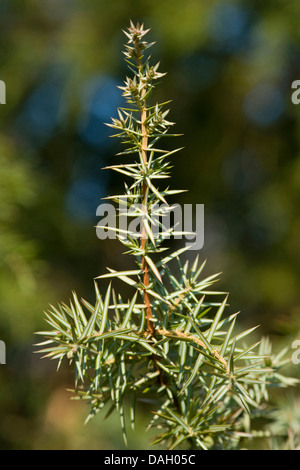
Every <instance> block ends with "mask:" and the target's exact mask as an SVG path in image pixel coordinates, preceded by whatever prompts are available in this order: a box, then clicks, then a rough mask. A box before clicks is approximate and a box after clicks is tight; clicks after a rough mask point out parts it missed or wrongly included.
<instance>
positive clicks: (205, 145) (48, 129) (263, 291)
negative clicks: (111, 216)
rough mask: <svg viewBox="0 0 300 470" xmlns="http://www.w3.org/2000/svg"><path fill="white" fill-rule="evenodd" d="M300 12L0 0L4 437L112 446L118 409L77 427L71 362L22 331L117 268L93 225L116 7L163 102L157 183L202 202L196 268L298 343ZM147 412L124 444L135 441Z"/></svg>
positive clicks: (91, 0)
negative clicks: (166, 130) (165, 159)
mask: <svg viewBox="0 0 300 470" xmlns="http://www.w3.org/2000/svg"><path fill="white" fill-rule="evenodd" d="M299 16H300V3H299V1H298V0H294V1H290V0H263V1H262V0H248V1H246V0H243V1H234V0H229V1H226V0H224V1H222V0H210V1H209V2H207V1H204V0H185V1H182V0H161V1H157V0H139V1H138V0H137V1H134V0H127V1H121V0H111V1H110V2H107V1H104V0H85V1H83V0H73V1H71V0H0V44H1V47H0V79H1V80H4V81H5V83H6V87H7V104H5V105H1V106H0V122H1V131H0V339H2V340H3V341H5V343H6V346H7V364H6V365H1V366H0V416H1V419H0V448H1V449H54V448H59V449H122V448H123V443H122V440H121V435H120V432H119V422H118V417H117V416H116V417H112V418H111V419H109V420H108V421H103V420H102V418H101V417H97V418H96V419H95V420H94V421H92V422H91V423H90V424H88V425H87V426H86V427H83V426H82V423H83V421H84V419H85V417H86V413H87V408H86V407H85V405H84V404H82V403H79V402H74V401H70V400H69V393H68V392H67V391H66V389H67V388H69V387H71V386H72V374H71V372H70V371H69V370H68V369H67V368H62V370H61V372H60V373H59V374H57V373H56V364H55V363H54V362H50V361H46V360H40V357H39V356H38V355H35V354H34V353H33V351H34V347H33V344H34V343H35V342H36V341H37V338H36V337H35V335H34V332H35V331H37V330H40V329H45V328H46V323H45V322H44V315H43V311H44V310H46V309H47V308H48V304H49V303H52V304H54V305H56V303H57V302H58V301H68V299H69V297H70V294H71V290H73V289H74V290H76V291H77V293H78V295H79V296H82V297H84V298H86V299H87V300H90V301H92V300H93V278H94V277H96V276H97V275H99V274H101V273H103V272H104V271H105V267H106V266H111V267H113V268H116V269H119V268H124V267H125V266H127V265H128V264H127V263H128V258H127V257H126V256H124V257H121V256H120V255H121V253H122V251H123V247H122V246H119V245H118V244H117V243H115V242H113V241H109V240H106V241H100V240H98V239H97V237H96V230H95V227H94V226H95V225H96V223H97V222H98V220H97V217H96V208H97V206H98V205H99V204H100V203H101V198H102V197H105V196H106V195H109V194H114V192H115V191H117V192H120V191H122V188H123V182H122V178H120V179H118V178H117V177H116V176H115V175H113V174H112V173H111V172H108V171H102V170H101V168H102V167H104V166H105V165H108V164H112V163H113V161H114V160H113V156H114V154H115V153H116V152H117V151H119V150H120V147H119V142H118V141H116V140H114V139H110V138H109V135H110V134H111V130H110V129H109V128H108V127H106V126H105V125H104V122H109V121H110V117H113V116H115V114H116V108H117V107H118V106H122V104H123V101H122V97H121V92H120V90H118V88H116V87H117V86H118V85H121V84H122V81H123V79H124V78H125V76H126V74H127V73H128V72H127V69H126V66H125V63H124V61H123V55H122V50H123V43H124V39H125V37H124V35H123V33H122V29H125V28H126V27H127V26H128V25H129V20H130V19H132V20H133V21H134V22H136V21H140V22H144V23H145V26H146V27H147V28H148V27H149V28H151V33H149V39H151V40H154V41H156V45H155V46H154V48H153V52H152V54H153V61H158V60H160V62H161V67H160V69H161V71H163V72H164V71H166V72H167V76H166V77H165V78H164V80H163V81H162V83H161V84H160V86H159V87H158V88H157V90H156V92H155V98H156V99H157V100H160V101H165V100H168V99H172V104H171V105H170V106H171V112H170V120H172V121H175V122H176V126H175V130H176V132H178V133H183V134H184V136H183V137H179V138H178V139H177V142H176V143H175V142H172V144H173V143H174V145H176V146H178V147H179V146H184V147H185V148H184V150H183V151H181V152H180V153H179V154H177V155H176V156H175V157H174V160H173V163H174V168H173V170H172V172H173V181H172V186H173V187H174V188H180V189H188V190H189V191H188V192H187V193H185V194H184V196H182V197H181V198H177V199H176V201H175V200H174V202H180V203H193V204H197V203H199V204H204V205H205V242H204V248H203V249H202V250H200V252H199V254H200V257H201V258H203V259H206V258H207V260H208V261H207V267H206V271H205V273H206V274H207V275H209V274H213V273H215V272H222V273H223V274H222V276H221V280H220V283H219V286H218V287H219V288H220V289H221V288H222V289H224V290H226V291H229V292H230V294H231V295H230V304H231V307H230V310H231V313H233V311H239V310H241V320H240V321H242V322H243V324H245V325H247V326H248V325H249V326H253V325H255V324H260V325H261V328H260V330H259V334H260V335H263V334H264V335H269V336H270V337H271V339H272V340H273V341H274V342H275V348H276V347H280V346H282V345H284V346H288V347H289V348H291V344H292V341H293V340H294V339H296V338H297V337H298V338H300V334H299V330H300V320H299V318H300V315H299V313H300V304H299V271H300V266H299V261H300V218H299V202H300V142H299V130H300V105H299V107H297V106H295V105H293V104H292V102H291V94H292V90H291V84H292V82H293V81H294V80H297V79H300V29H299ZM194 254H195V253H192V255H194ZM100 288H101V286H100ZM290 351H291V354H292V349H290ZM294 374H296V375H300V374H299V366H298V368H295V370H294ZM295 392H296V391H295ZM144 409H145V407H142V408H141V417H140V421H139V422H138V430H137V432H136V433H132V435H130V436H129V447H130V448H132V449H134V448H135V449H139V448H141V449H146V448H147V447H149V445H148V440H149V439H150V437H151V435H148V434H145V433H144V431H143V426H144V424H145V422H146V419H147V416H145V413H143V411H144Z"/></svg>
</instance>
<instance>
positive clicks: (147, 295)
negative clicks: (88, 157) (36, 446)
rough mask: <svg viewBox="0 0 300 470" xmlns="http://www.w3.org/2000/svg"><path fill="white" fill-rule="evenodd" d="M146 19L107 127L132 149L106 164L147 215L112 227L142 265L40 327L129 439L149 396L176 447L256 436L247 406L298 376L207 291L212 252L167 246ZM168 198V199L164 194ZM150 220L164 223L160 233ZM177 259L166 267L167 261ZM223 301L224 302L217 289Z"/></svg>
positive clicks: (163, 169) (82, 392)
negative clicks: (126, 296)
mask: <svg viewBox="0 0 300 470" xmlns="http://www.w3.org/2000/svg"><path fill="white" fill-rule="evenodd" d="M147 32H148V31H147V30H144V27H143V25H139V24H138V25H137V26H134V25H133V24H132V23H131V25H130V28H129V29H128V31H126V32H125V34H126V36H127V37H128V43H127V45H126V51H125V59H126V61H127V62H128V65H129V68H130V70H131V71H132V72H133V78H127V79H126V81H125V84H124V86H123V87H121V89H122V90H123V95H124V97H125V98H126V100H127V102H128V108H121V109H119V110H118V113H119V117H118V119H113V120H112V124H110V126H111V127H112V128H114V129H116V130H117V131H118V133H117V136H118V137H120V138H121V139H122V141H123V143H125V144H126V145H127V148H126V150H125V151H123V152H121V153H120V154H119V155H122V156H124V155H125V156H126V155H133V156H134V157H135V161H134V163H124V164H119V165H113V166H111V167H109V168H111V169H113V170H115V171H117V172H120V173H122V174H124V175H126V177H129V178H131V179H132V180H133V183H132V184H131V185H130V186H128V185H126V184H125V194H123V195H119V196H112V197H110V199H112V200H113V201H114V202H117V203H118V204H119V206H120V207H123V208H124V209H125V211H126V213H127V215H128V216H129V217H134V218H137V217H139V220H140V228H141V230H140V237H139V238H137V237H134V236H133V235H132V232H131V231H130V230H129V229H128V230H119V229H116V228H115V227H109V230H116V231H117V236H118V238H119V239H120V241H121V243H123V244H124V245H125V247H126V249H127V253H129V254H131V255H132V256H134V258H135V261H136V265H137V267H136V269H135V270H128V271H122V272H116V271H115V270H113V269H109V273H107V274H104V275H102V276H99V278H98V279H108V278H112V279H113V278H117V279H119V280H121V281H123V282H125V283H126V284H128V285H129V286H130V287H129V288H130V289H132V291H133V294H132V298H131V300H127V301H124V300H123V299H122V297H121V295H118V294H117V293H116V292H115V290H114V289H112V286H111V284H109V286H108V288H107V290H106V293H105V294H103V293H101V292H100V289H99V288H98V284H97V283H95V292H96V300H95V304H94V305H91V304H90V303H88V302H87V301H85V300H82V302H79V300H78V298H77V295H76V294H75V293H73V300H72V301H71V303H70V305H66V304H61V305H59V307H58V308H54V307H52V309H51V310H50V311H49V312H48V313H46V321H47V322H48V323H49V324H50V326H51V328H52V330H51V331H46V332H40V333H39V334H41V335H43V336H45V337H46V340H45V341H44V342H42V343H39V346H42V349H41V350H40V352H42V353H44V354H45V356H46V357H50V358H52V359H58V361H59V365H60V363H61V361H62V359H63V358H67V359H68V360H69V362H70V363H71V364H74V365H75V390H74V392H75V393H76V395H77V396H78V397H79V398H82V399H84V400H87V401H88V402H89V404H90V406H91V410H90V413H89V416H88V419H90V418H91V417H93V416H94V415H95V414H96V413H98V412H99V411H100V410H101V409H102V408H104V407H105V405H107V406H108V414H110V413H111V412H112V411H114V410H115V409H116V410H117V411H118V412H119V414H120V420H121V427H122V431H123V436H124V440H125V442H126V423H125V408H126V407H127V406H128V407H129V409H130V421H131V425H132V426H134V422H135V404H136V402H137V401H138V400H139V399H141V398H145V397H146V398H147V399H148V401H150V402H151V403H152V406H153V412H154V414H153V417H152V419H151V420H150V422H149V427H156V428H157V429H159V430H161V431H159V432H160V434H158V436H157V438H156V440H155V442H156V443H159V442H161V443H164V445H165V446H166V447H167V448H169V449H174V448H177V447H178V446H185V447H191V448H197V449H232V448H236V447H238V446H239V443H240V440H241V438H243V437H247V436H249V437H250V436H251V435H252V434H251V425H250V424H251V419H250V418H251V413H252V410H254V411H255V414H254V415H255V416H257V415H261V414H262V413H263V412H264V410H265V404H266V403H267V402H268V398H269V396H268V387H269V385H271V386H272V387H273V386H275V385H276V386H279V387H284V386H286V385H290V384H293V383H294V380H293V379H288V378H285V377H284V376H282V375H281V374H280V372H279V369H280V368H281V367H282V366H283V365H284V364H285V361H284V360H282V354H281V353H280V354H279V355H277V356H273V355H272V354H270V352H269V350H268V348H269V343H268V341H267V340H262V341H261V342H254V344H250V345H246V343H245V341H246V338H247V337H248V336H249V335H250V334H251V333H252V332H253V330H254V329H255V328H251V329H248V330H246V331H238V332H236V331H235V323H236V320H237V314H230V315H228V316H225V310H226V308H227V298H228V296H227V295H226V294H224V293H222V292H217V291H211V286H212V285H213V284H214V283H215V282H216V278H217V275H212V276H209V277H206V278H205V277H204V278H202V277H201V276H202V272H203V269H204V265H205V263H199V257H198V256H197V257H196V258H195V260H194V261H193V262H192V263H191V264H189V263H188V262H182V254H183V252H184V251H185V250H186V247H184V248H181V249H179V250H176V251H174V252H172V253H171V254H167V255H166V256H165V255H163V254H162V253H163V251H164V250H166V247H165V246H164V242H165V240H167V239H169V237H170V235H174V234H176V232H175V229H174V228H173V229H172V230H170V229H168V227H167V226H166V225H164V223H163V222H162V220H163V219H161V218H160V216H164V215H167V214H168V213H169V212H170V210H171V207H170V206H169V205H168V203H167V200H166V198H168V196H171V195H174V194H176V193H178V192H180V191H174V190H171V189H169V188H166V189H164V190H161V189H159V188H158V187H157V183H155V180H158V181H161V180H164V179H165V178H168V177H169V176H170V175H169V170H170V164H169V162H168V161H167V159H168V157H170V156H171V155H172V154H174V153H175V152H177V151H178V150H180V149H176V150H173V151H167V150H163V149H159V148H158V147H157V143H158V141H159V140H160V139H161V138H163V137H167V136H174V135H175V134H170V133H169V129H170V127H171V126H172V124H173V123H171V122H169V121H167V119H166V118H167V114H168V110H165V104H166V103H163V104H155V105H152V104H148V103H149V98H150V95H151V92H152V89H153V88H154V84H155V82H156V81H157V80H158V79H160V78H162V77H163V75H164V74H162V73H160V72H158V64H157V65H155V66H151V65H150V60H149V57H145V51H146V50H147V49H148V48H149V47H150V46H151V45H152V44H149V43H147V42H146V41H144V36H145V34H146V33H147ZM162 203H163V204H162ZM120 215H122V214H120ZM153 227H156V228H159V231H158V233H156V235H155V234H154V232H153ZM174 263H176V267H175V268H174V269H171V267H170V265H172V264H174ZM220 297H221V300H220V301H218V299H220Z"/></svg>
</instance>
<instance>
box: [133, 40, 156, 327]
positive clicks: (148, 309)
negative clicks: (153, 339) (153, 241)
mask: <svg viewBox="0 0 300 470" xmlns="http://www.w3.org/2000/svg"><path fill="white" fill-rule="evenodd" d="M136 50H137V55H138V66H139V69H140V70H141V66H142V65H141V59H140V51H139V46H138V44H136ZM144 95H145V89H143V91H142V109H141V130H142V149H141V152H142V159H143V162H144V165H145V167H147V164H148V160H147V147H148V134H147V127H146V120H147V111H146V102H145V99H144ZM146 196H147V185H146V183H145V181H143V185H142V198H143V201H142V209H143V212H144V213H145V212H146V211H147V201H146ZM147 239H148V237H147V232H146V229H145V225H144V223H143V222H142V240H141V248H142V250H143V252H144V251H145V247H146V241H147ZM142 271H143V284H144V289H143V291H144V302H145V305H146V318H147V330H148V332H149V333H150V334H151V335H153V334H154V331H155V329H154V324H153V322H152V321H151V320H152V318H153V315H152V307H151V302H150V296H149V294H148V292H147V287H148V286H149V269H148V264H147V261H146V259H145V256H144V255H142Z"/></svg>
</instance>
